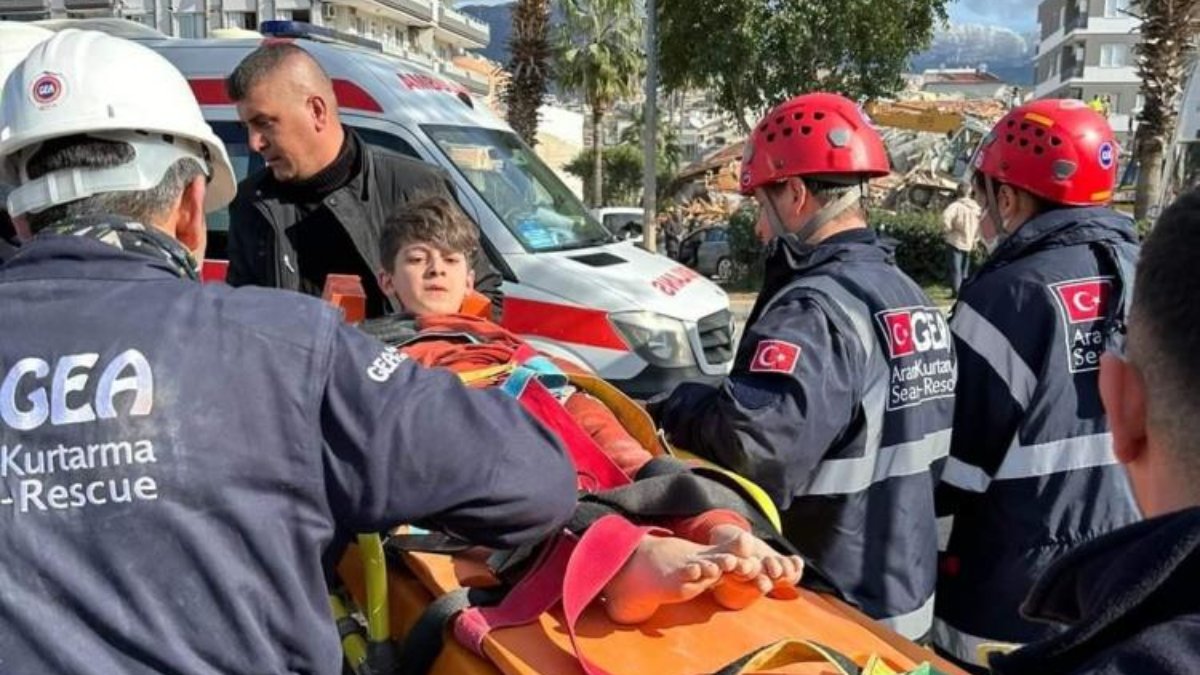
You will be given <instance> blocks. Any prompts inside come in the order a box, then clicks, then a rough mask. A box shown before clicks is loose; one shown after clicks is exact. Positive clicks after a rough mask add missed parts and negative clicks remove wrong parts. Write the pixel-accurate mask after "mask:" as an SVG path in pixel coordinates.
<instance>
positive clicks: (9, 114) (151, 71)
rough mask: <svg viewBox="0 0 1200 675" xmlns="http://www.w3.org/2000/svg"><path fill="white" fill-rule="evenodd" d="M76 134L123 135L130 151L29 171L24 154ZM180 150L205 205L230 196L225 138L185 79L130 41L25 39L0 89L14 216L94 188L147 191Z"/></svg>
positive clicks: (2, 160)
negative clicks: (121, 159)
mask: <svg viewBox="0 0 1200 675" xmlns="http://www.w3.org/2000/svg"><path fill="white" fill-rule="evenodd" d="M78 134H86V135H88V136H92V137H95V138H100V139H105V140H113V141H121V142H124V143H128V144H129V145H131V146H133V148H134V151H135V152H136V158H135V159H134V160H133V161H131V162H129V163H126V164H123V165H121V166H116V167H111V168H105V169H64V170H62V171H54V172H52V173H49V174H46V175H44V176H41V177H39V178H37V179H36V180H30V178H29V175H28V173H27V172H26V171H25V163H26V161H27V160H28V159H29V157H30V156H32V155H33V154H34V152H35V151H36V150H37V148H38V147H40V145H41V144H42V143H43V142H44V141H48V140H51V139H55V138H62V137H65V136H74V135H78ZM184 158H191V159H193V160H196V161H197V162H199V163H200V164H201V166H202V167H204V169H205V172H206V174H207V175H208V177H209V185H208V191H207V196H206V198H205V201H204V206H205V210H206V211H214V210H216V209H219V208H221V207H223V206H225V205H226V204H228V203H229V202H230V201H231V200H232V199H233V196H234V194H235V193H236V191H237V186H236V184H235V181H234V174H233V168H232V166H230V163H229V156H228V155H227V154H226V152H225V145H224V144H223V143H221V140H220V139H219V138H217V136H216V134H214V133H213V131H212V128H211V127H209V126H208V124H207V123H205V121H204V117H203V116H202V115H201V113H200V106H199V105H198V104H197V103H196V98H195V97H194V96H193V95H192V90H191V88H189V87H188V83H187V80H185V79H184V77H183V75H182V74H180V72H179V71H178V70H176V69H175V67H174V66H172V65H171V63H170V62H169V61H167V60H166V59H164V58H163V57H161V56H159V55H158V54H156V53H154V52H152V51H150V50H149V49H147V48H146V47H143V46H141V45H139V44H136V43H134V42H130V41H128V40H122V39H120V38H115V37H112V36H109V35H105V34H104V33H97V32H94V31H79V30H64V31H62V32H59V33H57V34H55V35H54V36H53V37H51V38H50V39H48V40H46V41H44V42H42V43H40V44H39V45H37V46H36V47H34V48H33V50H32V51H31V52H30V53H29V56H28V57H27V58H26V59H25V60H24V61H23V62H22V63H21V64H20V65H19V66H17V68H16V70H14V71H13V73H12V75H11V76H10V77H9V78H8V81H7V82H6V83H5V85H4V90H3V92H2V93H0V180H7V181H8V182H11V183H15V184H17V185H18V186H19V187H17V188H16V189H15V190H13V192H12V193H11V194H10V195H9V196H8V207H9V212H10V213H12V214H13V215H14V216H15V215H20V214H23V213H29V212H36V211H41V210H44V209H47V208H49V207H51V206H56V205H59V204H66V203H68V202H72V201H75V200H77V199H83V198H85V197H89V196H91V195H95V194H102V193H106V192H126V191H140V190H148V189H150V188H152V187H154V186H156V185H158V184H159V183H160V182H161V181H162V179H163V176H164V175H166V172H167V170H168V169H169V168H170V167H171V166H172V165H173V164H174V163H175V162H176V161H178V160H180V159H184Z"/></svg>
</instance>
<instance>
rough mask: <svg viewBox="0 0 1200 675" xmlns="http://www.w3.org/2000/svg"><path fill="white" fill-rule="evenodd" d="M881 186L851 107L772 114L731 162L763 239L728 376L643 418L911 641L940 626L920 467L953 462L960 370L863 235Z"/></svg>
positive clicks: (877, 244) (884, 247) (800, 102)
mask: <svg viewBox="0 0 1200 675" xmlns="http://www.w3.org/2000/svg"><path fill="white" fill-rule="evenodd" d="M887 173H888V160H887V154H886V152H885V151H884V147H883V142H882V140H881V139H880V137H879V134H878V133H876V131H875V130H874V129H873V128H872V127H871V125H870V123H869V122H868V121H867V119H866V118H865V117H864V116H863V115H862V113H861V112H860V111H859V110H858V108H857V106H855V104H854V103H853V102H851V101H849V100H847V99H845V98H842V97H840V96H835V95H831V94H809V95H804V96H799V97H796V98H794V99H792V100H790V101H787V102H786V103H783V104H781V105H780V106H778V107H777V108H775V109H774V110H772V111H771V112H770V113H769V114H768V115H767V116H766V117H765V118H764V119H763V120H762V122H761V123H759V125H758V126H757V127H756V128H755V130H754V132H753V134H752V135H751V138H750V140H749V142H748V144H747V146H746V150H745V154H744V156H743V159H742V172H741V186H742V192H743V193H744V194H746V195H753V196H754V197H755V198H756V199H757V201H758V204H759V206H760V208H761V216H760V218H759V223H758V229H757V232H758V234H759V236H760V238H762V239H763V240H764V242H767V241H769V243H768V247H767V250H768V254H767V255H768V258H767V267H766V279H765V283H764V286H763V289H762V291H761V292H760V293H759V296H758V302H757V303H756V305H755V307H754V309H753V311H752V313H751V315H750V318H749V322H748V323H747V326H746V332H745V335H744V336H743V337H742V341H741V344H740V346H739V348H738V354H737V357H736V359H735V361H734V365H733V372H732V373H731V375H730V376H729V377H728V378H727V379H726V380H725V381H724V382H723V383H721V384H720V385H718V386H707V385H701V384H698V383H687V384H684V385H681V386H680V387H678V388H677V389H676V390H675V391H674V392H672V393H671V394H670V395H669V396H668V397H667V398H665V400H661V401H657V402H654V403H652V404H651V405H650V409H651V410H652V411H653V412H654V414H655V415H656V417H657V419H658V420H659V422H660V423H661V424H662V427H663V428H664V429H665V430H666V432H667V434H668V437H669V439H670V440H671V442H673V443H674V444H676V445H678V446H680V447H682V448H685V449H687V450H690V451H692V452H694V453H697V454H699V455H702V456H704V457H706V458H709V459H711V460H713V461H716V462H718V463H720V464H723V465H725V466H727V467H729V468H731V469H733V470H735V471H738V472H740V473H742V474H744V475H746V476H747V477H749V478H750V479H752V480H754V481H755V482H757V483H758V484H759V485H761V486H762V487H763V488H764V489H766V490H767V492H768V493H769V494H770V495H771V497H772V498H773V499H774V500H775V501H776V503H777V504H778V505H779V506H780V508H781V510H783V511H784V534H785V536H787V538H788V539H789V540H790V541H791V542H792V543H793V544H795V545H796V547H797V548H798V549H799V550H800V552H801V553H802V554H804V555H805V556H806V557H807V558H808V559H809V560H810V561H811V563H812V566H813V567H815V568H816V569H818V570H820V571H822V572H824V574H825V575H826V576H828V577H829V578H830V580H831V581H832V582H833V584H834V585H835V586H837V588H838V589H839V590H840V591H841V592H842V593H843V594H844V595H845V596H846V597H847V598H848V599H849V600H851V601H852V602H854V603H855V604H856V605H858V606H859V607H861V608H862V609H863V610H864V611H865V612H866V613H867V614H869V615H871V616H872V617H875V618H877V619H881V620H883V621H884V622H885V623H887V624H888V625H890V626H891V627H893V628H894V629H896V630H897V631H898V632H900V633H901V634H903V635H905V636H907V637H910V638H920V637H921V636H923V635H925V634H926V633H927V632H928V631H929V629H930V625H931V622H932V620H933V591H934V584H935V575H936V557H937V536H936V530H935V519H934V508H933V490H934V486H933V478H932V476H931V468H932V467H934V465H935V464H937V463H939V462H940V461H941V460H943V459H944V457H945V456H946V453H947V450H948V448H949V442H950V423H951V415H952V410H953V392H954V357H953V351H952V345H951V339H950V334H949V329H948V327H947V325H946V321H945V319H944V318H943V317H942V315H941V313H940V312H939V311H938V309H937V308H936V307H934V306H933V304H932V303H931V302H930V301H929V299H928V298H927V297H926V296H925V294H924V293H923V292H922V291H921V289H920V288H919V287H918V286H917V285H916V284H915V283H914V282H913V281H912V280H911V279H909V278H908V277H907V276H905V274H904V273H903V272H901V271H900V270H899V269H897V267H896V265H895V259H894V255H893V248H892V244H890V243H887V242H884V241H882V240H880V238H879V237H878V236H877V235H876V234H875V233H874V232H873V231H872V230H870V229H868V228H867V225H866V221H865V219H864V214H863V211H862V209H861V207H860V205H859V201H860V199H861V197H862V195H863V194H864V192H865V190H866V181H867V180H868V179H869V178H871V177H874V176H881V175H886V174H887Z"/></svg>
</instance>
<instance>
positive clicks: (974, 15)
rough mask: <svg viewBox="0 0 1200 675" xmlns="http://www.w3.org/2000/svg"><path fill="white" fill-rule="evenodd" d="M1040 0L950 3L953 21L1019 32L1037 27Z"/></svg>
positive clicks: (992, 0) (980, 0)
mask: <svg viewBox="0 0 1200 675" xmlns="http://www.w3.org/2000/svg"><path fill="white" fill-rule="evenodd" d="M1038 3H1039V0H957V1H956V2H954V3H952V4H951V5H950V8H949V9H950V12H949V13H950V22H951V23H980V24H984V25H988V26H1004V27H1005V28H1011V29H1013V30H1015V31H1017V32H1018V33H1025V32H1029V31H1032V30H1034V29H1035V28H1037V8H1038Z"/></svg>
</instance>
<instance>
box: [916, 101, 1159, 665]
mask: <svg viewBox="0 0 1200 675" xmlns="http://www.w3.org/2000/svg"><path fill="white" fill-rule="evenodd" d="M1116 153H1117V146H1116V143H1115V141H1114V139H1113V132H1112V129H1111V128H1109V125H1108V122H1107V120H1105V118H1103V117H1101V116H1100V115H1099V114H1097V113H1096V112H1094V111H1092V110H1090V109H1089V108H1088V107H1087V106H1086V105H1084V104H1083V103H1080V102H1078V101H1059V100H1042V101H1035V102H1033V103H1030V104H1027V105H1025V106H1022V107H1020V108H1016V109H1014V110H1012V111H1011V112H1009V113H1008V115H1006V116H1005V117H1004V118H1003V119H1002V120H1000V122H999V123H998V124H997V125H996V127H995V128H994V129H993V130H992V131H991V133H990V134H989V135H988V136H987V137H986V138H985V139H984V141H983V143H982V144H981V146H980V149H979V151H978V152H977V154H976V157H975V160H974V166H975V174H974V178H973V182H974V192H975V195H976V200H977V201H978V202H979V203H980V205H981V206H982V207H983V213H982V219H981V228H982V234H983V237H984V240H985V243H986V244H987V245H988V247H989V249H991V254H990V257H989V259H988V261H987V263H986V264H985V265H984V266H983V267H982V268H981V269H980V270H979V271H978V272H977V273H976V275H975V276H974V277H973V278H972V279H971V280H970V282H969V283H968V284H967V285H965V286H964V287H963V290H962V294H961V297H960V300H959V302H958V304H957V305H956V306H955V308H954V312H953V318H952V320H951V323H950V326H951V330H952V331H953V333H954V341H955V348H956V351H957V354H958V365H959V373H958V391H957V402H956V408H955V419H954V437H953V442H952V445H951V451H950V452H951V456H950V459H949V460H948V461H947V463H946V469H945V473H944V475H943V477H942V480H943V483H942V485H941V487H940V488H939V494H938V497H939V502H938V507H939V513H940V514H941V515H945V516H953V530H952V531H951V535H950V539H949V542H948V548H947V550H946V552H945V559H944V560H943V563H942V575H941V577H940V579H939V584H938V598H937V618H938V621H937V623H936V626H935V629H934V640H935V643H936V644H937V646H938V647H939V648H940V649H942V650H943V651H945V652H946V653H947V654H949V655H950V656H952V657H954V658H955V659H958V660H959V661H961V662H963V663H967V664H970V663H976V664H981V663H984V662H985V661H983V659H981V658H980V647H981V646H983V645H985V644H988V643H996V642H1002V643H1024V642H1029V641H1031V640H1036V639H1039V638H1041V637H1044V636H1046V635H1048V634H1049V633H1050V632H1052V630H1053V629H1052V628H1051V627H1049V626H1046V625H1042V624H1037V623H1033V622H1030V621H1026V620H1025V619H1023V618H1021V616H1020V613H1019V608H1020V605H1021V601H1022V600H1023V599H1024V598H1025V596H1026V595H1027V594H1028V593H1029V589H1030V587H1031V586H1032V584H1033V581H1034V579H1036V578H1037V577H1038V576H1039V575H1040V574H1041V573H1042V572H1044V571H1045V569H1046V567H1047V566H1048V565H1049V563H1050V561H1052V560H1054V559H1055V558H1057V557H1059V556H1060V555H1062V554H1064V553H1066V552H1067V551H1068V550H1070V549H1072V548H1074V547H1075V546H1078V545H1079V544H1082V543H1083V542H1085V541H1087V540H1088V539H1091V538H1093V537H1096V536H1097V535H1100V534H1103V533H1105V532H1108V531H1110V530H1113V529H1115V528H1118V527H1121V526H1123V525H1126V524H1129V523H1131V522H1133V521H1135V520H1136V519H1137V518H1138V513H1137V508H1136V506H1135V504H1134V501H1133V497H1132V495H1131V493H1130V491H1129V485H1128V483H1127V481H1126V479H1125V475H1124V473H1123V472H1122V471H1121V468H1120V466H1118V464H1117V461H1116V458H1115V457H1114V456H1113V452H1112V440H1111V436H1110V435H1109V430H1108V423H1107V421H1106V419H1105V416H1104V410H1103V408H1102V406H1101V403H1100V395H1099V391H1098V390H1097V379H1096V373H1097V370H1098V368H1099V366H1100V355H1101V354H1102V353H1103V351H1104V345H1103V340H1102V337H1103V331H1104V330H1105V327H1106V326H1107V325H1108V324H1109V322H1110V321H1113V320H1121V319H1123V316H1124V309H1123V305H1124V303H1123V302H1121V300H1123V299H1124V298H1127V297H1128V295H1129V289H1130V285H1131V284H1132V273H1131V270H1132V269H1133V263H1134V260H1135V258H1136V256H1137V243H1136V236H1135V234H1134V229H1133V223H1132V222H1131V221H1130V219H1129V218H1127V217H1125V216H1124V215H1121V214H1119V213H1117V212H1115V211H1113V210H1111V209H1109V208H1106V207H1105V206H1104V205H1105V204H1107V203H1108V202H1109V201H1110V200H1111V199H1112V189H1113V184H1114V180H1115V178H1116V172H1117V166H1116Z"/></svg>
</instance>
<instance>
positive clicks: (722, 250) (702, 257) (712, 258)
mask: <svg viewBox="0 0 1200 675" xmlns="http://www.w3.org/2000/svg"><path fill="white" fill-rule="evenodd" d="M679 262H681V263H683V264H684V265H687V266H688V267H691V268H692V269H694V270H696V271H697V272H699V273H701V274H703V275H705V276H708V277H716V278H717V279H719V280H721V281H725V280H727V279H729V278H730V277H732V276H733V253H732V250H731V249H730V246H729V226H728V225H726V224H724V223H722V224H720V225H713V226H710V227H705V228H702V229H699V230H696V231H695V232H692V233H691V234H689V235H687V236H686V237H684V239H683V241H682V242H681V243H680V244H679Z"/></svg>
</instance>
